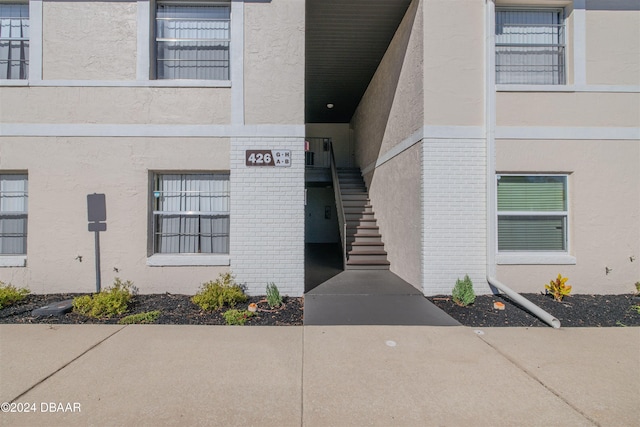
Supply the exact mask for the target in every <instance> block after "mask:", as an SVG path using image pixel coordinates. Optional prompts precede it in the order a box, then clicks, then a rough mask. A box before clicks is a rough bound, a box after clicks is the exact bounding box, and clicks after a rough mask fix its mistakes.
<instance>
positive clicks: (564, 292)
mask: <svg viewBox="0 0 640 427" xmlns="http://www.w3.org/2000/svg"><path fill="white" fill-rule="evenodd" d="M567 280H569V278H568V277H562V275H561V274H558V277H556V278H555V279H554V280H552V281H550V282H549V284H548V285H544V288H545V289H546V293H547V294H551V295H552V296H553V299H554V300H556V301H562V298H564V297H566V296H569V294H570V293H571V286H570V285H567V284H566V283H567Z"/></svg>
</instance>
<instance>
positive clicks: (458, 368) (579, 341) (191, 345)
mask: <svg viewBox="0 0 640 427" xmlns="http://www.w3.org/2000/svg"><path fill="white" fill-rule="evenodd" d="M0 402H14V403H15V405H12V404H9V408H13V409H15V410H25V408H28V409H30V410H35V412H31V413H6V412H5V413H0V425H3V426H86V425H96V426H129V425H130V426H134V425H135V426H161V425H162V426H164V425H176V426H178V425H180V426H185V425H188V426H192V425H196V426H197V425H202V426H209V425H214V426H216V425H221V426H251V425H255V426H278V427H281V426H322V427H324V426H363V425H374V426H385V427H386V426H468V425H469V426H470V425H473V426H592V425H602V426H637V425H638V419H639V418H638V402H640V328H599V329H595V328H594V329H587V328H584V329H581V328H580V329H579V328H576V329H560V330H554V329H551V328H531V329H527V328H494V329H484V330H473V329H471V328H467V327H462V326H453V327H422V326H409V327H407V326H349V327H345V326H304V327H229V326H226V327H225V326H164V325H149V326H145V325H134V326H111V325H51V326H50V325H0ZM25 405H27V406H25ZM5 407H6V405H3V408H5ZM63 410H66V412H63ZM74 410H75V411H74Z"/></svg>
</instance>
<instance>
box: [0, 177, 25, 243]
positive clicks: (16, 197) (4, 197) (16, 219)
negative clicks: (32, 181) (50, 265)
mask: <svg viewBox="0 0 640 427" xmlns="http://www.w3.org/2000/svg"><path fill="white" fill-rule="evenodd" d="M26 253H27V175H24V174H15V175H14V174H11V175H0V255H26Z"/></svg>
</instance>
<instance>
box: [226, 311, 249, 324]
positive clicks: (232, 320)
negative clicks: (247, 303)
mask: <svg viewBox="0 0 640 427" xmlns="http://www.w3.org/2000/svg"><path fill="white" fill-rule="evenodd" d="M251 316H253V313H252V312H250V311H249V310H236V309H231V310H227V311H225V312H224V314H223V315H222V317H224V321H225V322H227V325H244V324H245V323H247V320H249V318H250V317H251Z"/></svg>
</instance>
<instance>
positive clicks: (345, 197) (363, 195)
mask: <svg viewBox="0 0 640 427" xmlns="http://www.w3.org/2000/svg"><path fill="white" fill-rule="evenodd" d="M341 197H342V202H343V203H342V205H343V206H344V202H345V201H353V200H362V201H365V202H367V203H366V204H369V202H370V200H369V195H368V194H367V193H357V194H342V195H341Z"/></svg>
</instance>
